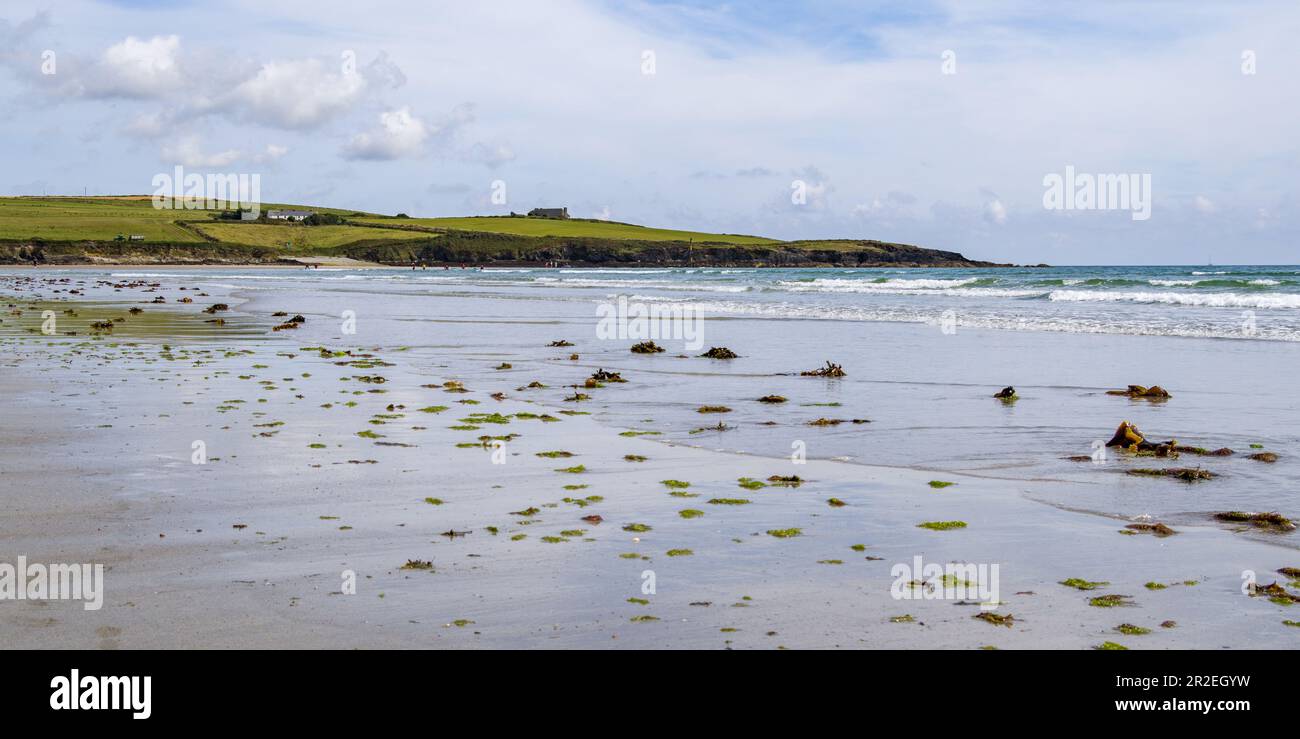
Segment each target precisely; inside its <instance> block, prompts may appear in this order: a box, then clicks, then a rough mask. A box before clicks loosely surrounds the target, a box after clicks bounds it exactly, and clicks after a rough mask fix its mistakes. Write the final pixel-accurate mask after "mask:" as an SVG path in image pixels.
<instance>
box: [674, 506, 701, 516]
mask: <svg viewBox="0 0 1300 739" xmlns="http://www.w3.org/2000/svg"><path fill="white" fill-rule="evenodd" d="M677 515H679V516H681V517H682V518H699V517H700V516H703V515H704V511H697V510H695V509H694V508H686V509H683V510H680V511H678V512H677Z"/></svg>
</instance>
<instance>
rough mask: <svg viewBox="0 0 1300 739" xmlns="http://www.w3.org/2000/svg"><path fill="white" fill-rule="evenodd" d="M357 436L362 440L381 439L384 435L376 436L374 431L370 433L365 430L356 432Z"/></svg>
mask: <svg viewBox="0 0 1300 739" xmlns="http://www.w3.org/2000/svg"><path fill="white" fill-rule="evenodd" d="M357 436H360V437H361V438H363V439H382V438H384V435H383V434H376V433H375V432H374V431H370V430H369V429H367V430H365V431H358V432H357Z"/></svg>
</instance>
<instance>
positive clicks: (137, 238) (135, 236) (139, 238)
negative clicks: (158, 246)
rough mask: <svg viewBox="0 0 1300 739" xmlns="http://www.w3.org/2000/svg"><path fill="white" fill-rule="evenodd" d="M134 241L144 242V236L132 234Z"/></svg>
mask: <svg viewBox="0 0 1300 739" xmlns="http://www.w3.org/2000/svg"><path fill="white" fill-rule="evenodd" d="M131 240H132V241H144V234H131Z"/></svg>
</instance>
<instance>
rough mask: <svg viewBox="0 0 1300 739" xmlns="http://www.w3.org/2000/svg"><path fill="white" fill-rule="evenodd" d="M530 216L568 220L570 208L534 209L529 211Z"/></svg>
mask: <svg viewBox="0 0 1300 739" xmlns="http://www.w3.org/2000/svg"><path fill="white" fill-rule="evenodd" d="M528 215H529V216H531V217H533V218H568V217H569V209H568V208H533V209H532V210H530V211H528Z"/></svg>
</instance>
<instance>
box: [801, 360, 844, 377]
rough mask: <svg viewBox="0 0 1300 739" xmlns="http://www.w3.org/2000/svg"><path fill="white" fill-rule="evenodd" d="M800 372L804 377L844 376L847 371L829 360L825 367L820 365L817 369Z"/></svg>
mask: <svg viewBox="0 0 1300 739" xmlns="http://www.w3.org/2000/svg"><path fill="white" fill-rule="evenodd" d="M799 374H800V375H802V376H803V377H844V375H845V372H844V368H843V367H841V366H839V365H838V364H835V363H834V362H831V361H830V360H827V361H826V366H825V367H818V368H817V369H815V370H806V371H804V372H800V373H799Z"/></svg>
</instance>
